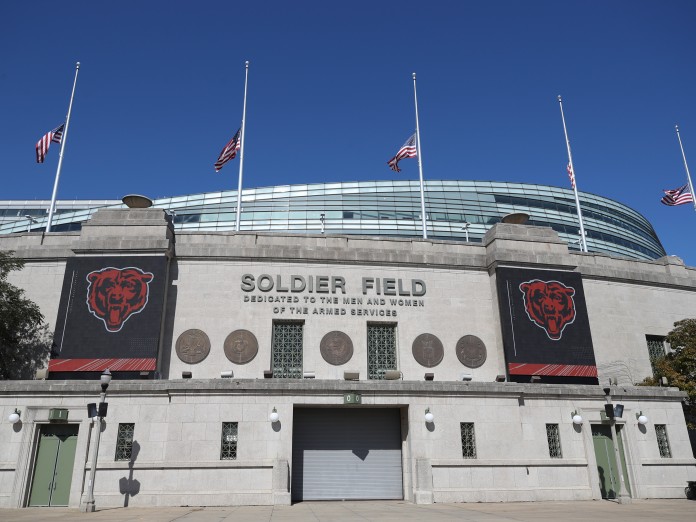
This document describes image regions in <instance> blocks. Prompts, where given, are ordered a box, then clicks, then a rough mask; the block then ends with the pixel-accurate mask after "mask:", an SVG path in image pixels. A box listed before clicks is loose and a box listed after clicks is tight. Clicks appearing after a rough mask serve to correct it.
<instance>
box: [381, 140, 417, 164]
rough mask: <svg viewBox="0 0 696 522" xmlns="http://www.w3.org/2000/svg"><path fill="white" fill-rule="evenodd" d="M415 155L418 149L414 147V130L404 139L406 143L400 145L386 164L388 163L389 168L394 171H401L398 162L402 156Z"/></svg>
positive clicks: (409, 156) (411, 156) (410, 156)
mask: <svg viewBox="0 0 696 522" xmlns="http://www.w3.org/2000/svg"><path fill="white" fill-rule="evenodd" d="M417 156H418V149H417V147H416V133H415V132H414V133H413V135H412V136H411V137H410V138H409V139H407V140H406V143H404V144H403V145H402V146H401V148H400V149H399V152H397V153H396V156H394V157H393V158H392V159H390V160H389V161H388V162H387V165H389V168H390V169H392V170H393V171H394V172H401V169H400V168H399V162H400V161H401V160H402V159H404V158H415V157H417Z"/></svg>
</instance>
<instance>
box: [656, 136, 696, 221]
mask: <svg viewBox="0 0 696 522" xmlns="http://www.w3.org/2000/svg"><path fill="white" fill-rule="evenodd" d="M674 128H675V130H676V131H677V140H679V148H680V149H681V153H682V159H683V160H684V170H686V185H684V186H682V187H679V188H677V189H674V190H664V191H663V192H664V193H665V195H664V197H663V198H662V199H661V200H660V201H662V203H664V204H665V205H668V206H670V207H675V206H677V205H684V204H685V203H693V204H694V210H696V200H695V199H694V184H693V182H692V181H691V173H690V172H689V165H688V163H686V154H684V145H683V144H682V140H681V135H680V134H679V125H675V126H674Z"/></svg>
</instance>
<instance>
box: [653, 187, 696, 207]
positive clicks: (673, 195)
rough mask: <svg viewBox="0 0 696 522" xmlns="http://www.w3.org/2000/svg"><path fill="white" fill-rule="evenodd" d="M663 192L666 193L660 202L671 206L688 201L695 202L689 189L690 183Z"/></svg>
mask: <svg viewBox="0 0 696 522" xmlns="http://www.w3.org/2000/svg"><path fill="white" fill-rule="evenodd" d="M663 192H664V193H665V195H664V196H662V199H661V200H660V202H661V203H662V204H664V205H667V206H669V207H676V206H677V205H685V204H687V203H693V201H694V197H693V195H692V194H691V192H690V191H689V186H688V185H683V186H681V187H679V188H677V189H673V190H663Z"/></svg>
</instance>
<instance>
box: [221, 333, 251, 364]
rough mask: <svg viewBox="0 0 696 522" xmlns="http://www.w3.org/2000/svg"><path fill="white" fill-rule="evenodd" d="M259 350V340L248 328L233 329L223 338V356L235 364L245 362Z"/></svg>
mask: <svg viewBox="0 0 696 522" xmlns="http://www.w3.org/2000/svg"><path fill="white" fill-rule="evenodd" d="M258 352H259V342H258V341H257V340H256V337H255V336H254V334H253V333H251V332H250V331H249V330H235V331H234V332H232V333H231V334H230V335H228V336H227V339H225V356H226V357H227V358H228V359H229V360H230V361H232V362H233V363H236V364H246V363H248V362H249V361H251V360H252V359H253V358H254V357H256V354H257V353H258Z"/></svg>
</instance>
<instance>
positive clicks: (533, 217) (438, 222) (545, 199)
mask: <svg viewBox="0 0 696 522" xmlns="http://www.w3.org/2000/svg"><path fill="white" fill-rule="evenodd" d="M3 203H5V204H6V203H7V202H0V209H2V208H3V206H2V204H3ZM580 204H581V207H582V213H583V220H584V226H585V231H586V233H587V246H588V250H589V251H590V252H601V253H606V254H611V255H619V256H624V257H629V258H633V259H657V258H659V257H662V256H664V255H666V253H665V250H664V248H663V247H662V244H661V243H660V240H659V239H658V237H657V235H656V233H655V231H654V230H653V227H652V225H651V224H650V222H648V220H647V219H645V218H644V217H643V216H642V215H641V214H639V213H638V212H636V211H635V210H633V209H631V208H630V207H627V206H626V205H623V204H621V203H618V202H616V201H614V200H611V199H608V198H604V197H601V196H596V195H594V194H588V193H582V192H581V193H580ZM425 205H426V213H427V216H426V217H427V221H428V238H430V239H444V240H456V241H465V240H466V239H467V234H468V240H469V241H473V242H476V241H479V242H480V241H481V239H482V238H483V235H484V234H485V233H486V231H487V230H488V229H489V228H490V227H491V226H492V225H493V224H495V223H497V222H499V221H500V220H501V219H502V218H503V216H505V215H506V214H510V213H513V212H526V213H528V214H529V215H530V220H529V224H530V225H538V226H549V227H551V228H553V229H554V230H555V231H556V232H558V234H559V236H560V237H561V238H562V239H564V240H565V241H567V242H568V244H569V247H570V248H572V249H575V250H579V245H578V243H579V227H578V220H577V213H576V210H575V197H574V194H573V192H572V190H570V189H563V188H559V187H551V186H546V185H532V184H526V183H506V182H491V181H427V182H426V183H425ZM115 206H116V207H118V206H122V205H111V207H112V208H113V207H115ZM154 206H155V207H157V208H163V209H166V210H167V211H169V212H171V213H172V215H173V220H174V225H175V228H176V229H177V230H182V231H226V230H234V228H235V220H236V207H237V191H236V190H231V191H224V192H212V193H205V194H192V195H188V196H180V197H171V198H162V199H157V200H155V202H154ZM96 208H97V207H91V208H82V209H80V210H76V211H73V212H70V211H68V212H62V213H60V214H58V215H56V217H55V222H54V225H53V230H54V231H56V232H58V231H61V230H76V229H79V228H80V227H81V223H82V222H84V221H86V220H87V219H89V216H90V215H91V214H92V213H93V212H95V211H96ZM100 208H103V207H101V206H100ZM44 221H45V218H44V220H41V219H39V221H38V223H36V224H34V227H35V228H32V230H41V229H42V228H43V226H44V225H45V223H44ZM467 223H468V225H467ZM27 228H28V223H27V220H18V221H15V222H13V223H5V224H1V225H0V233H11V232H23V231H26V230H27ZM240 229H241V230H242V231H268V232H273V231H283V232H296V233H316V234H319V233H322V231H323V232H324V233H326V234H360V235H371V236H374V235H384V236H399V237H422V228H421V214H420V188H419V183H418V181H406V180H404V181H361V182H352V183H316V184H310V185H280V186H274V187H263V188H252V189H245V190H243V191H242V212H241V225H240Z"/></svg>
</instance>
